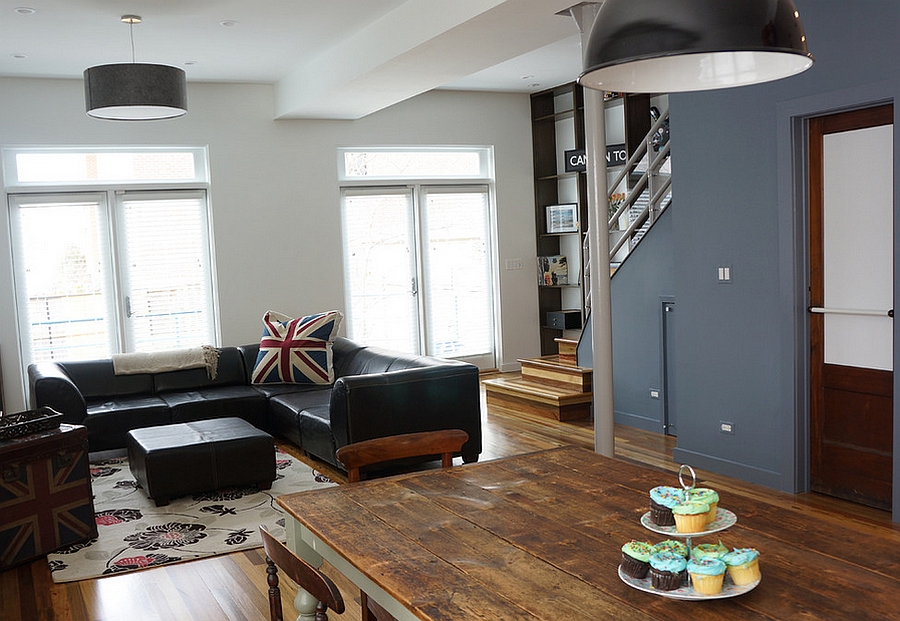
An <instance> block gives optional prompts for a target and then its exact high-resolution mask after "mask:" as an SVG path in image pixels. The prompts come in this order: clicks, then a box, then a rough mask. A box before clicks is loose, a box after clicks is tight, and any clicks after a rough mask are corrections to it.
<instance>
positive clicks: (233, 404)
mask: <svg viewBox="0 0 900 621" xmlns="http://www.w3.org/2000/svg"><path fill="white" fill-rule="evenodd" d="M160 397H161V398H162V399H163V401H165V402H166V405H168V406H169V410H170V411H171V415H172V422H173V423H185V422H190V421H197V420H207V419H211V418H232V417H236V418H243V419H244V420H245V421H247V422H248V423H250V424H251V425H253V426H254V427H256V428H257V429H264V430H265V429H268V427H269V421H268V415H267V408H266V398H265V396H264V395H262V394H260V392H259V391H257V390H254V389H253V388H252V387H250V386H209V387H206V388H197V389H195V390H185V391H181V392H167V393H164V394H162V395H160Z"/></svg>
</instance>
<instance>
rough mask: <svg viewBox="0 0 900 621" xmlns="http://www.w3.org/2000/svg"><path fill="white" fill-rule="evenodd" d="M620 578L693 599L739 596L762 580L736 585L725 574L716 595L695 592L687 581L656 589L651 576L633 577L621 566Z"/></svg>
mask: <svg viewBox="0 0 900 621" xmlns="http://www.w3.org/2000/svg"><path fill="white" fill-rule="evenodd" d="M654 526H655V525H654ZM619 578H621V579H622V582H624V583H625V584H627V585H628V586H630V587H634V588H635V589H637V590H639V591H644V592H645V593H653V594H654V595H662V596H663V597H670V598H672V599H691V600H705V599H726V598H729V597H737V596H738V595H743V594H744V593H747V592H748V591H752V590H753V589H755V588H756V587H757V585H758V584H759V582H760V581H759V580H757V581H756V582H751V583H750V584H745V585H744V586H736V585H735V584H734V583H733V582H732V581H731V579H730V578H729V577H728V576H725V581H724V582H723V583H722V591H721V592H720V593H716V594H715V595H703V594H702V593H695V592H694V587H692V586H691V585H690V583H686V584H685V585H684V586H682V587H681V588H678V589H675V590H673V591H660V590H659V589H654V588H653V586H652V584H651V582H650V577H649V576H648V577H646V578H632V577H631V576H629V575H627V574H625V573H624V572H623V571H622V567H621V566H620V567H619Z"/></svg>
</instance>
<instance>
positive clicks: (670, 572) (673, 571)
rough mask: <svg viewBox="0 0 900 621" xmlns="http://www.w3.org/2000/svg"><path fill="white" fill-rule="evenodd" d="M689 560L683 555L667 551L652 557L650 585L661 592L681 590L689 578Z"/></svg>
mask: <svg viewBox="0 0 900 621" xmlns="http://www.w3.org/2000/svg"><path fill="white" fill-rule="evenodd" d="M686 569H687V559H685V558H684V557H683V556H682V555H681V554H678V553H677V552H673V551H671V550H666V551H664V552H656V553H655V554H651V555H650V584H651V585H652V586H653V588H654V589H659V590H660V591H674V590H675V589H677V588H680V587H681V585H682V583H683V582H684V579H685V577H686V576H687V572H686Z"/></svg>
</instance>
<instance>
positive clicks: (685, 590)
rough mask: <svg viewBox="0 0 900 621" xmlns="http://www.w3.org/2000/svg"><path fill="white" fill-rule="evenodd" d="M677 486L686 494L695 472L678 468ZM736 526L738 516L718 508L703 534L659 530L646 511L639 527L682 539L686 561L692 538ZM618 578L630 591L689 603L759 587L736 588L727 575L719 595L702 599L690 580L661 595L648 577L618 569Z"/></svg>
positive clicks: (684, 467)
mask: <svg viewBox="0 0 900 621" xmlns="http://www.w3.org/2000/svg"><path fill="white" fill-rule="evenodd" d="M685 470H688V471H689V472H690V473H691V484H690V485H687V484H686V483H685V482H684V471H685ZM678 482H679V483H681V487H683V488H684V489H685V490H689V489H693V488H694V486H695V485H696V482H697V475H696V474H695V473H694V469H693V468H691V467H690V466H688V465H687V464H685V465H683V466H681V468H680V469H679V470H678ZM735 524H737V516H736V515H735V514H734V513H732V512H731V511H729V510H728V509H723V508H721V507H719V508H717V509H716V519H715V520H713V521H712V522H710V523H709V524H707V525H706V530H703V531H701V532H698V533H679V532H678V530H677V528H676V527H675V526H660V525H658V524H656V523H654V522H652V521H651V520H650V512H649V511H647V512H646V513H645V514H644V515H642V516H641V525H642V526H643V527H644V528H646V529H647V530H650V531H653V532H654V533H657V534H660V535H665V536H667V537H669V538H673V537H678V538H683V539H684V540H685V545H686V546H687V549H688V558H690V554H691V550H692V549H693V544H692V540H693V538H694V537H705V536H707V535H711V534H713V533H717V532H719V531H723V530H725V529H727V528H731V527H732V526H734V525H735ZM619 578H621V579H622V582H624V583H625V584H627V585H628V586H630V587H633V588H635V589H637V590H639V591H646V592H647V593H653V594H654V595H661V596H663V597H669V598H672V599H691V600H706V599H726V598H729V597H737V596H738V595H743V594H744V593H747V592H748V591H752V590H753V589H755V588H756V586H757V585H758V584H759V580H757V581H756V582H751V583H750V584H745V585H743V586H737V585H735V584H734V583H733V582H731V579H730V578H729V577H728V576H727V574H726V576H725V581H724V583H723V585H722V591H721V592H720V593H716V594H715V595H703V594H702V593H695V592H694V588H693V587H692V586H691V581H690V576H689V577H688V580H687V582H686V583H685V584H684V585H682V586H681V587H679V588H677V589H674V590H672V591H661V590H660V589H655V588H653V586H652V584H651V582H650V576H647V577H646V578H632V577H631V576H629V575H627V574H625V573H624V572H623V571H622V567H621V566H620V567H619Z"/></svg>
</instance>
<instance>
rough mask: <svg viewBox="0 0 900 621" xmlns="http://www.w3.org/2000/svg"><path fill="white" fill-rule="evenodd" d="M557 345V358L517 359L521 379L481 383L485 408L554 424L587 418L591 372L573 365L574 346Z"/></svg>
mask: <svg viewBox="0 0 900 621" xmlns="http://www.w3.org/2000/svg"><path fill="white" fill-rule="evenodd" d="M557 341H558V342H559V344H560V354H559V355H552V356H541V357H540V358H522V359H520V360H519V364H521V365H522V375H521V377H518V376H515V377H498V378H494V379H487V380H484V381H483V382H482V383H483V384H484V389H485V398H486V400H487V405H488V406H489V407H490V408H492V409H494V410H496V411H499V412H502V413H504V414H509V415H515V414H517V413H522V412H524V413H530V414H535V415H538V416H544V417H548V418H553V419H555V420H558V421H572V420H580V419H584V418H589V417H590V415H591V404H592V403H593V396H594V393H593V392H592V382H593V370H592V369H588V368H585V367H579V366H578V365H577V364H575V362H574V355H573V352H574V346H575V345H577V342H575V341H569V340H566V339H557ZM573 343H574V344H575V345H573Z"/></svg>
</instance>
